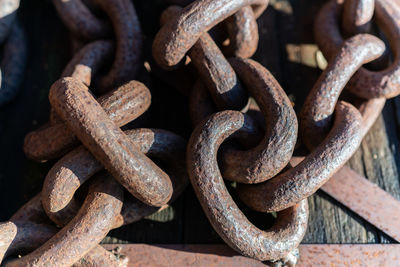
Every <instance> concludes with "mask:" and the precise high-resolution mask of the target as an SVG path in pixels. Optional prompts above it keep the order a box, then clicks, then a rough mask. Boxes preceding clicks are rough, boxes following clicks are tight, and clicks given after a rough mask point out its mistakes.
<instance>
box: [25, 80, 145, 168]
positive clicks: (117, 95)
mask: <svg viewBox="0 0 400 267" xmlns="http://www.w3.org/2000/svg"><path fill="white" fill-rule="evenodd" d="M97 101H98V102H99V104H100V105H101V107H102V108H103V109H104V111H105V112H106V113H107V114H108V116H109V118H110V119H111V120H112V121H113V122H114V123H115V124H116V125H118V126H123V125H125V124H127V123H129V122H131V121H132V120H134V119H136V118H138V117H139V116H140V115H142V114H143V113H144V112H145V111H146V110H147V109H148V108H149V106H150V102H151V94H150V91H149V89H148V88H147V87H146V86H145V85H144V84H142V83H141V82H137V81H131V82H129V83H127V84H125V85H123V86H120V87H119V88H117V89H116V90H115V91H112V92H110V93H108V94H106V95H104V96H102V97H100V98H99V99H98V100H97ZM77 144H79V140H78V138H77V137H76V136H75V135H74V134H73V133H72V132H71V131H70V130H69V129H68V127H67V125H66V124H65V123H64V122H59V123H56V124H54V125H51V126H47V127H43V128H40V129H38V130H36V131H33V132H30V133H28V134H27V135H26V137H25V141H24V152H25V155H26V156H27V157H29V158H31V159H34V160H37V161H44V160H49V159H54V158H57V157H59V156H61V155H63V154H65V153H66V152H68V151H69V150H71V149H72V148H73V147H75V146H76V145H77Z"/></svg>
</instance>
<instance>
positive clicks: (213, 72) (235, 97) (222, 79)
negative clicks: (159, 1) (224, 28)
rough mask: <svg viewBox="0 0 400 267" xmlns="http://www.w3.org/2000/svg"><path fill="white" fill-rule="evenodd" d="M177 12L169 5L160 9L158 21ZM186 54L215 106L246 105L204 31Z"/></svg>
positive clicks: (235, 107)
mask: <svg viewBox="0 0 400 267" xmlns="http://www.w3.org/2000/svg"><path fill="white" fill-rule="evenodd" d="M181 11H182V8H180V7H177V6H171V7H169V8H168V9H166V10H165V11H164V12H163V14H162V16H161V23H162V24H166V23H167V22H168V21H169V20H171V19H173V18H175V17H177V15H179V13H180V12H181ZM188 56H189V57H190V59H191V61H192V62H193V65H194V66H195V67H196V69H197V71H198V73H199V76H200V78H201V81H202V82H204V84H205V85H206V87H207V89H208V90H209V92H210V95H211V97H212V99H213V100H214V103H216V105H217V107H218V108H220V109H221V110H225V109H233V110H240V109H241V108H243V106H245V105H246V103H247V96H246V93H245V92H244V90H243V88H242V86H241V84H240V81H239V80H238V78H237V77H236V74H235V71H234V70H233V69H232V67H231V65H230V64H229V62H228V60H226V58H225V56H224V55H223V54H222V52H221V50H220V49H219V48H218V46H217V45H216V43H215V42H214V41H213V39H212V38H211V36H210V35H209V34H208V33H204V34H202V35H201V36H200V38H199V40H198V41H197V42H196V43H195V44H194V45H193V47H192V48H191V49H190V50H189V52H188Z"/></svg>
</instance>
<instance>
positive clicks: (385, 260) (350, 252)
mask: <svg viewBox="0 0 400 267" xmlns="http://www.w3.org/2000/svg"><path fill="white" fill-rule="evenodd" d="M103 246H104V247H105V248H106V249H108V250H116V251H118V252H119V253H120V254H122V255H125V256H127V257H128V258H129V264H128V266H135V267H141V266H146V267H147V266H160V267H161V266H174V267H180V266H196V267H203V266H204V267H210V266H215V267H219V266H221V267H225V266H233V267H236V266H237V267H250V266H252V267H253V266H254V267H255V266H260V267H261V266H267V265H265V264H264V263H262V262H259V261H257V260H254V259H250V258H246V257H243V256H240V255H238V254H237V253H236V252H234V251H233V250H232V249H231V248H229V247H228V246H226V245H146V244H123V245H120V244H118V245H115V244H106V245H103ZM299 249H300V260H299V262H298V264H297V265H296V267H315V266H318V267H319V266H328V267H342V266H343V267H349V266H351V267H364V266H374V267H375V266H379V267H399V266H400V244H391V245H382V244H357V245H333V244H318V245H300V247H299Z"/></svg>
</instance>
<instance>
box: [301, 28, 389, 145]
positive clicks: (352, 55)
mask: <svg viewBox="0 0 400 267" xmlns="http://www.w3.org/2000/svg"><path fill="white" fill-rule="evenodd" d="M384 51H385V44H384V43H383V42H382V41H380V40H379V39H378V38H376V37H374V36H372V35H368V34H360V35H356V36H354V37H352V38H350V39H347V40H346V41H345V42H344V43H343V45H342V47H341V48H340V49H339V50H338V51H337V53H336V54H335V55H334V56H332V58H331V59H330V60H329V63H328V66H327V68H326V69H325V70H324V72H323V73H322V74H321V75H320V77H319V78H318V81H317V82H316V83H315V85H314V87H313V89H312V90H311V91H310V93H309V94H308V96H307V98H306V100H305V102H304V105H303V108H302V111H301V113H300V116H299V117H300V129H301V133H302V137H303V142H304V143H305V144H306V145H307V147H308V148H309V149H311V150H312V148H314V147H316V146H317V145H318V144H319V143H320V142H321V141H322V140H323V139H324V138H325V137H326V135H327V134H328V132H329V130H330V128H331V124H332V115H333V112H334V110H335V106H336V103H337V101H338V99H339V96H340V94H341V92H342V90H343V89H344V87H345V86H346V84H347V82H348V81H349V80H350V78H351V77H352V76H353V74H354V73H355V72H356V71H357V70H358V69H359V68H360V67H361V66H362V65H364V64H366V63H368V62H370V61H372V60H374V59H376V58H378V57H379V56H381V55H382V54H383V52H384Z"/></svg>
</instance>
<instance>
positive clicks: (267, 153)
mask: <svg viewBox="0 0 400 267" xmlns="http://www.w3.org/2000/svg"><path fill="white" fill-rule="evenodd" d="M230 63H231V64H232V66H233V68H234V69H235V71H236V73H237V74H238V75H239V77H240V79H241V80H242V81H243V83H244V85H246V88H247V89H248V90H249V92H250V95H252V96H253V97H254V99H256V102H257V104H258V105H259V107H260V109H261V111H262V113H263V115H264V118H265V121H266V123H267V124H266V131H265V135H264V138H263V140H262V141H261V142H260V143H259V144H258V145H257V146H256V147H254V148H252V149H249V150H246V151H242V150H237V149H229V150H226V151H224V153H223V155H222V157H221V159H222V162H221V163H222V176H223V177H224V178H225V179H229V180H233V181H238V182H241V183H260V182H263V181H265V180H267V179H269V178H271V177H274V176H275V175H276V174H278V173H279V172H280V171H281V170H282V169H283V168H284V167H285V166H286V165H287V164H288V162H289V160H290V158H291V157H292V153H293V150H294V146H295V144H296V140H297V119H296V114H295V112H294V110H293V108H292V105H291V103H290V100H289V98H288V97H287V95H286V93H285V92H284V91H283V89H282V88H281V86H280V85H279V83H278V82H277V81H276V80H275V78H274V77H273V76H272V74H271V73H270V72H269V71H268V70H267V69H265V68H264V67H263V66H262V65H260V64H259V63H257V62H255V61H253V60H250V59H239V58H232V59H231V60H230ZM278 154H279V157H276V155H278Z"/></svg>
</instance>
